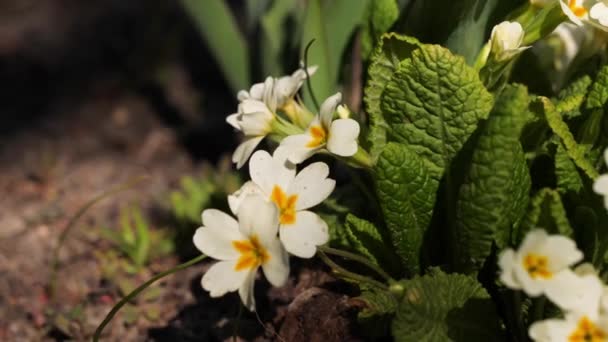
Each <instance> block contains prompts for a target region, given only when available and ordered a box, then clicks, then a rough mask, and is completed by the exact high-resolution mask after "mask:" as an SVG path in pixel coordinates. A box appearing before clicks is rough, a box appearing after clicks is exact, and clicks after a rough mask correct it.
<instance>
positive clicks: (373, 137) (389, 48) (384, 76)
mask: <svg viewBox="0 0 608 342" xmlns="http://www.w3.org/2000/svg"><path fill="white" fill-rule="evenodd" d="M420 46H422V44H420V42H418V40H416V39H415V38H411V37H407V36H402V35H399V34H396V33H387V34H384V35H382V38H381V39H380V43H379V45H378V46H377V47H376V49H375V50H374V52H373V54H372V57H371V63H370V66H369V69H368V77H369V79H368V81H367V86H366V87H365V98H364V101H365V106H366V110H367V115H368V118H369V133H368V135H367V142H368V144H369V149H370V153H371V155H372V157H373V158H374V159H376V158H377V157H378V155H379V154H380V152H381V151H382V149H383V148H384V145H385V144H386V129H387V125H386V122H385V120H384V116H383V115H382V110H381V109H380V100H381V97H382V93H383V92H384V89H385V88H386V85H387V84H388V82H389V81H390V80H391V77H392V76H393V74H394V73H395V71H396V70H397V67H398V65H399V63H400V62H401V61H402V60H404V59H406V58H409V57H411V55H412V52H413V51H414V50H415V49H417V48H419V47H420Z"/></svg>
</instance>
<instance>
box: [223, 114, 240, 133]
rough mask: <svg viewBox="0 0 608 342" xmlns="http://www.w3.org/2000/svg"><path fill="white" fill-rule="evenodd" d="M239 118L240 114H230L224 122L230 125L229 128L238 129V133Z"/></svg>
mask: <svg viewBox="0 0 608 342" xmlns="http://www.w3.org/2000/svg"><path fill="white" fill-rule="evenodd" d="M239 116H241V114H240V113H234V114H230V115H228V116H227V117H226V122H227V123H228V124H230V126H232V127H234V128H236V129H238V130H239V131H240V130H241V126H240V125H239V119H238V118H239Z"/></svg>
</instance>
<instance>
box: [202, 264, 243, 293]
mask: <svg viewBox="0 0 608 342" xmlns="http://www.w3.org/2000/svg"><path fill="white" fill-rule="evenodd" d="M235 265H236V261H219V262H217V263H215V264H214V265H213V266H211V268H209V269H208V270H207V272H205V275H203V279H202V280H201V285H202V286H203V288H204V289H205V290H207V291H209V295H210V296H211V297H221V296H223V295H225V294H226V293H228V292H233V291H236V290H237V289H239V287H241V285H242V284H243V282H245V279H246V278H247V275H248V273H249V270H246V271H238V272H237V271H235Z"/></svg>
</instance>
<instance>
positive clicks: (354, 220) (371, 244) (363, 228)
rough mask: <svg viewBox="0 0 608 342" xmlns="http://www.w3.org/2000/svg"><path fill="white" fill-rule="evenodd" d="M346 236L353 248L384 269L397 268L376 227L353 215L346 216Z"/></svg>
mask: <svg viewBox="0 0 608 342" xmlns="http://www.w3.org/2000/svg"><path fill="white" fill-rule="evenodd" d="M345 228H346V229H345V234H346V236H347V238H348V241H349V244H350V246H351V248H353V249H354V250H355V251H357V252H358V253H359V254H361V255H363V256H365V257H367V258H368V259H369V260H370V261H371V262H373V263H374V264H376V265H378V266H381V267H383V268H387V269H388V268H396V265H389V263H392V262H391V261H392V260H391V259H392V258H391V254H390V253H389V250H387V248H386V246H387V244H386V243H385V241H384V239H383V237H382V234H381V233H380V231H379V230H378V228H376V226H375V225H374V224H373V223H371V222H369V221H366V220H363V219H360V218H358V217H356V216H354V215H352V214H348V215H346V223H345Z"/></svg>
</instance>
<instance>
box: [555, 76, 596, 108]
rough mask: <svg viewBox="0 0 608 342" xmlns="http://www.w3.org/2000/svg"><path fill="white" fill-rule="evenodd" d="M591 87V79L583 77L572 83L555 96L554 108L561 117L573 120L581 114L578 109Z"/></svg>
mask: <svg viewBox="0 0 608 342" xmlns="http://www.w3.org/2000/svg"><path fill="white" fill-rule="evenodd" d="M590 85H591V77H589V76H583V77H581V78H579V79H578V80H576V81H574V82H572V83H571V84H570V85H569V86H568V87H566V88H565V89H564V90H562V91H561V92H560V93H559V95H558V96H557V101H556V104H555V108H556V109H557V111H558V112H560V113H562V116H563V117H566V118H573V117H576V116H579V115H580V114H581V112H580V108H581V105H582V104H583V102H584V101H585V98H586V96H587V90H588V89H589V86H590Z"/></svg>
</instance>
